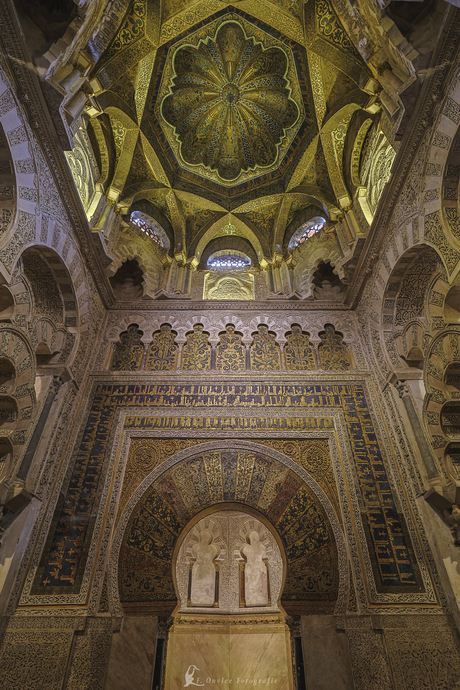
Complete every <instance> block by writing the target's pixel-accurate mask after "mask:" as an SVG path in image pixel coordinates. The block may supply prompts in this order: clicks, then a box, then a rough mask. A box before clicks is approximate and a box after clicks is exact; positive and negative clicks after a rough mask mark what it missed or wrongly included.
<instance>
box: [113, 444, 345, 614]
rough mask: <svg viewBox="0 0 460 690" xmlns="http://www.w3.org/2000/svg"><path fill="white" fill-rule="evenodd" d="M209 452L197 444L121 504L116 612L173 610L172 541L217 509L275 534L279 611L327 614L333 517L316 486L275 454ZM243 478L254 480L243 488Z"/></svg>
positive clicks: (332, 590) (336, 577) (335, 571)
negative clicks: (281, 575)
mask: <svg viewBox="0 0 460 690" xmlns="http://www.w3.org/2000/svg"><path fill="white" fill-rule="evenodd" d="M210 445H211V444H203V451H202V452H200V451H195V452H194V453H193V452H190V453H189V454H188V457H187V458H184V459H183V460H181V461H178V462H177V465H176V466H171V467H170V468H169V469H167V468H165V469H164V471H163V472H162V473H161V475H159V476H157V478H156V479H153V480H152V481H151V482H150V483H149V484H148V485H146V486H145V488H144V490H143V491H141V489H139V490H138V492H137V493H138V494H139V498H138V499H137V500H136V503H135V505H133V506H132V507H131V509H130V510H129V511H128V508H129V504H128V507H127V513H126V520H125V521H123V522H124V524H125V525H126V527H123V535H122V534H121V532H120V538H121V537H122V542H121V544H120V551H119V560H118V561H117V570H118V585H117V589H118V593H119V597H120V602H121V607H122V609H123V611H125V612H126V613H127V614H129V613H130V612H132V611H135V610H137V609H138V608H139V607H140V606H141V607H142V609H143V610H144V611H150V612H151V613H152V615H157V614H160V615H161V614H166V613H167V612H169V613H171V612H172V611H173V610H174V609H175V607H176V605H177V593H176V589H175V586H174V577H173V560H174V553H175V549H176V547H177V544H178V543H180V542H178V540H179V539H180V536H181V534H182V532H183V530H185V529H186V528H187V525H188V524H189V523H190V521H191V520H192V519H193V518H195V517H196V516H197V515H198V514H200V513H201V512H202V511H204V510H206V509H211V508H212V509H215V507H216V504H219V503H225V504H226V507H228V505H229V504H231V505H232V506H235V505H236V506H238V507H239V509H241V510H243V511H244V510H245V507H246V508H247V509H248V510H249V511H256V513H258V514H260V516H261V518H260V519H261V520H264V521H267V520H268V522H269V524H270V525H271V529H272V531H273V532H274V533H276V534H277V535H278V538H279V540H280V543H281V544H282V547H283V549H284V550H285V553H286V578H285V584H284V589H283V592H282V595H281V602H282V606H283V607H284V609H285V610H286V611H287V612H290V611H291V612H292V613H299V612H304V613H309V612H310V613H312V612H314V611H315V610H321V611H322V612H323V613H324V612H325V611H329V612H331V613H332V612H333V611H334V608H335V605H336V601H337V597H338V594H339V581H340V580H341V578H340V573H339V561H338V550H337V543H336V529H337V525H335V527H333V523H334V521H335V518H333V520H332V522H331V518H332V515H335V514H333V512H332V513H331V509H330V508H329V509H328V508H327V507H326V504H328V500H327V499H326V497H325V496H324V494H322V491H321V489H320V488H319V486H318V485H317V484H316V482H315V481H314V480H312V479H311V478H310V479H309V480H308V481H307V475H306V473H305V472H303V473H302V474H303V475H304V476H303V477H301V476H300V474H299V473H298V472H296V471H295V470H294V469H293V468H292V467H289V466H288V464H289V463H286V465H284V464H283V462H282V461H281V459H282V457H283V456H281V454H279V453H268V452H267V451H266V450H265V449H261V448H259V447H257V446H256V447H254V444H249V443H243V442H240V443H238V442H233V443H232V444H228V443H226V444H225V445H224V446H222V444H219V443H217V442H216V443H214V444H212V445H213V446H216V447H215V448H214V449H211V448H210V447H209V446H210ZM239 446H241V447H239ZM243 446H244V447H243ZM275 455H276V457H274V456H275ZM172 463H173V461H171V464H172ZM209 463H211V464H212V467H213V470H212V472H211V471H210V465H209ZM168 464H169V463H168ZM251 470H252V471H251ZM248 473H249V474H248ZM244 475H245V476H247V477H248V478H249V476H251V475H252V476H253V477H254V480H253V481H252V482H251V481H249V479H248V480H247V481H246V482H243V479H242V477H243V476H244ZM239 476H241V480H240V483H239V484H238V477H239ZM241 482H243V483H241ZM146 484H147V480H146ZM282 496H285V500H284V499H282V498H281V497H282ZM288 496H289V498H288ZM132 500H133V501H134V497H133V499H132ZM280 501H281V502H280ZM120 529H122V528H121V527H120ZM320 564H321V565H320Z"/></svg>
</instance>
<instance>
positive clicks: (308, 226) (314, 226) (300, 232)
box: [289, 216, 326, 251]
mask: <svg viewBox="0 0 460 690" xmlns="http://www.w3.org/2000/svg"><path fill="white" fill-rule="evenodd" d="M325 225H326V219H325V218H323V217H322V216H316V217H315V218H311V219H310V220H307V222H306V223H304V224H303V225H301V226H300V228H298V229H297V230H296V231H295V233H294V234H293V235H292V237H291V241H290V242H289V250H290V251H292V250H293V249H296V247H299V246H300V245H301V244H303V243H304V242H306V240H308V239H309V238H310V237H313V235H316V233H317V232H319V231H320V230H322V229H323V228H324V226H325Z"/></svg>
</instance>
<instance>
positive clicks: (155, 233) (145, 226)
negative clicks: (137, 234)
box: [130, 211, 169, 251]
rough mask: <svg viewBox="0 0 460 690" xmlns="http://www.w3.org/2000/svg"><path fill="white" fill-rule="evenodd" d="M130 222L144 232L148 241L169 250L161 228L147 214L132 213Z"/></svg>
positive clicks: (167, 239)
mask: <svg viewBox="0 0 460 690" xmlns="http://www.w3.org/2000/svg"><path fill="white" fill-rule="evenodd" d="M130 221H131V223H133V225H135V226H136V227H138V228H139V229H140V230H142V232H144V233H145V234H146V235H148V237H150V239H152V240H153V241H154V242H156V243H157V244H159V245H160V247H163V249H166V251H167V250H168V249H169V238H168V236H167V234H166V233H165V231H164V230H163V228H162V227H161V226H160V225H159V224H158V223H157V222H156V220H154V219H153V218H152V217H151V216H149V215H148V214H147V213H142V212H141V211H133V212H132V213H131V216H130Z"/></svg>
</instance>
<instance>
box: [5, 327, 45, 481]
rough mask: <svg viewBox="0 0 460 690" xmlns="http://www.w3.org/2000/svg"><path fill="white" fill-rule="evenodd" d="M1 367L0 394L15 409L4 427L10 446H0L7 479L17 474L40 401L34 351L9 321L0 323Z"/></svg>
mask: <svg viewBox="0 0 460 690" xmlns="http://www.w3.org/2000/svg"><path fill="white" fill-rule="evenodd" d="M0 369H1V370H2V371H3V372H4V373H5V376H4V377H3V379H2V383H1V384H0V385H1V389H2V390H1V393H0V396H1V398H2V399H5V400H6V399H8V400H10V401H11V402H12V403H13V406H14V409H15V412H16V415H15V420H14V423H13V424H10V425H8V427H7V428H4V429H2V432H3V434H2V437H3V438H4V439H5V444H3V445H7V446H8V449H9V450H8V451H7V452H6V453H2V451H1V448H0V455H2V454H4V455H7V460H6V461H3V462H2V463H1V465H2V467H0V481H5V480H8V478H10V477H13V476H14V468H15V466H16V465H17V462H18V460H19V458H20V457H21V455H22V454H23V452H24V451H25V444H26V442H27V439H28V436H29V432H30V429H31V422H32V420H33V418H34V408H35V405H36V402H37V399H36V394H35V387H34V384H35V377H36V357H35V352H34V350H33V347H32V344H31V342H30V339H29V338H28V337H27V336H26V334H25V333H24V332H23V331H22V330H21V329H20V328H17V327H16V326H12V325H11V324H9V323H0ZM0 445H1V444H0ZM4 450H5V448H4Z"/></svg>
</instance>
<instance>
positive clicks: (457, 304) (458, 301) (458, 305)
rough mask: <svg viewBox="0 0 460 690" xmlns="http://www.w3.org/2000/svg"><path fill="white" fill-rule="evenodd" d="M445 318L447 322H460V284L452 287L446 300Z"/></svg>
mask: <svg viewBox="0 0 460 690" xmlns="http://www.w3.org/2000/svg"><path fill="white" fill-rule="evenodd" d="M444 320H445V322H446V324H448V325H450V324H455V323H460V286H458V285H454V286H453V287H451V288H450V290H449V292H448V293H447V295H446V299H445V301H444Z"/></svg>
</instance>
